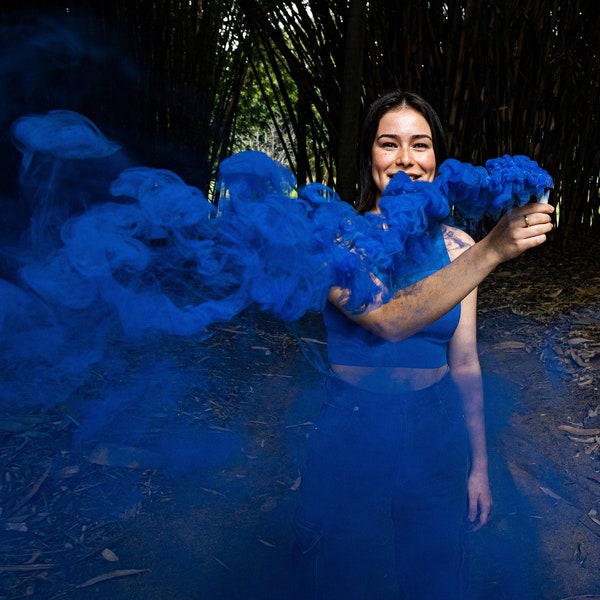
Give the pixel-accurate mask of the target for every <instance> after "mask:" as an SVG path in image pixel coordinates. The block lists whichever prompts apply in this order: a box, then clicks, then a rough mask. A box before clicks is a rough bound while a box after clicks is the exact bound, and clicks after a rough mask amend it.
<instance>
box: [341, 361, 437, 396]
mask: <svg viewBox="0 0 600 600" xmlns="http://www.w3.org/2000/svg"><path fill="white" fill-rule="evenodd" d="M331 370H332V371H333V372H334V373H335V375H336V376H337V377H338V378H339V379H341V380H342V381H344V382H346V383H348V384H350V385H352V386H354V387H356V388H359V389H362V390H365V391H369V392H373V393H376V394H400V393H406V392H416V391H419V390H423V389H426V388H428V387H431V386H432V385H435V384H436V383H438V382H439V381H441V380H442V379H443V378H444V377H445V375H446V374H447V373H448V371H449V367H448V365H447V364H445V365H442V366H440V367H434V368H425V369H423V368H414V367H359V366H351V365H338V364H332V365H331Z"/></svg>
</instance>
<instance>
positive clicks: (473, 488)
mask: <svg viewBox="0 0 600 600" xmlns="http://www.w3.org/2000/svg"><path fill="white" fill-rule="evenodd" d="M467 495H468V500H469V508H468V514H467V522H468V526H469V531H477V530H478V529H481V528H482V527H483V526H484V525H485V524H486V523H487V522H488V519H489V516H490V510H491V508H492V492H491V490H490V482H489V478H488V473H487V469H479V470H472V471H471V473H470V474H469V480H468V482H467Z"/></svg>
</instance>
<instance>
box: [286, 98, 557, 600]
mask: <svg viewBox="0 0 600 600" xmlns="http://www.w3.org/2000/svg"><path fill="white" fill-rule="evenodd" d="M446 157H447V150H446V144H445V139H444V134H443V130H442V127H441V124H440V121H439V118H438V117H437V115H436V113H435V111H434V110H433V109H432V107H431V106H430V105H429V104H428V103H427V102H425V101H424V100H423V99H422V98H420V97H418V96H416V95H414V94H410V93H405V92H401V91H398V92H392V93H390V94H387V95H386V96H383V97H381V98H380V99H378V100H377V101H376V102H375V103H374V104H373V105H372V106H371V108H370V109H369V111H368V113H367V116H366V120H365V125H364V128H363V136H362V142H361V163H360V167H361V194H360V199H359V204H358V210H359V212H363V213H364V212H372V213H379V212H380V206H379V201H380V199H381V197H382V194H383V192H384V190H385V188H386V186H387V185H388V184H389V182H390V180H391V178H392V177H393V176H394V175H395V174H396V173H397V172H398V171H403V172H405V173H406V174H407V175H408V176H409V177H410V178H411V179H412V180H415V181H418V180H420V181H432V180H433V179H434V178H435V176H436V169H437V167H438V166H439V165H440V164H441V162H442V161H443V160H445V158H446ZM407 197H408V198H409V197H410V196H409V195H408V196H405V197H404V199H397V200H395V201H398V202H400V201H407V200H406V198H407ZM388 201H389V200H388ZM551 212H552V207H549V206H547V205H542V204H530V205H528V206H527V207H522V208H517V209H514V210H513V211H511V212H510V213H509V214H507V215H505V216H504V217H503V218H502V219H501V221H500V222H499V223H498V225H497V226H496V227H495V228H494V230H493V231H492V232H491V233H490V235H488V236H487V237H486V238H485V239H484V240H482V241H481V242H479V243H478V244H474V242H473V240H472V239H471V238H470V237H469V236H468V235H467V234H466V233H464V232H462V231H460V230H458V229H456V228H453V227H449V226H447V225H443V224H440V226H439V229H436V230H435V231H431V232H430V238H431V246H430V248H431V252H430V255H429V256H427V257H426V259H427V260H426V263H427V265H426V267H423V269H415V273H414V276H413V281H416V283H414V284H413V285H410V286H408V287H406V288H404V289H403V290H401V291H399V292H397V293H396V294H394V296H393V298H392V299H391V300H390V301H388V302H385V303H384V302H374V303H373V304H372V305H370V306H369V307H367V309H366V310H365V311H363V312H360V313H356V312H353V311H349V310H346V309H345V306H344V305H345V302H346V299H347V290H344V289H341V288H333V289H332V290H331V291H330V294H329V303H328V305H327V307H326V308H325V310H324V315H323V316H324V322H325V326H326V329H327V334H328V354H329V360H330V363H331V373H330V375H329V377H328V378H327V381H326V390H327V399H326V401H325V402H324V404H323V407H322V411H321V414H320V415H319V418H318V420H317V423H316V425H315V427H314V431H313V432H311V435H310V439H309V455H308V459H307V464H306V468H305V470H304V471H303V473H302V487H301V503H300V507H299V510H298V512H297V515H296V518H295V521H294V525H295V530H296V534H297V543H298V547H299V549H300V550H301V551H302V553H304V554H306V555H307V556H309V557H310V558H311V560H312V575H311V587H312V590H311V592H310V593H311V594H313V593H314V595H315V596H316V597H319V598H330V599H331V598H344V599H346V598H373V597H378V598H379V597H385V589H386V587H387V588H390V587H392V588H393V586H390V584H386V583H385V582H386V580H385V577H386V571H385V568H383V565H384V563H382V557H384V556H385V547H386V546H387V545H389V544H388V541H389V540H390V538H391V536H390V535H388V532H389V531H392V532H393V545H394V547H395V571H396V578H397V586H398V589H397V592H395V594H399V595H400V597H402V598H407V599H409V600H427V599H441V598H444V599H446V600H449V599H454V598H461V597H462V588H463V581H462V568H461V567H462V552H461V546H462V544H461V538H462V532H463V531H464V528H463V527H462V523H463V519H464V517H465V512H466V526H467V528H468V529H470V530H476V529H479V528H480V527H482V526H483V525H484V524H485V523H486V522H487V520H488V517H489V513H490V509H491V506H492V496H491V492H490V486H489V481H488V469H487V451H486V441H485V424H484V414H483V386H482V380H481V369H480V365H479V359H478V356H477V342H476V296H477V291H476V286H477V285H478V284H479V283H480V282H481V281H482V280H483V279H484V278H485V277H486V276H487V275H488V274H489V273H490V272H491V271H492V270H493V269H494V268H495V267H496V266H497V265H498V264H500V263H501V262H503V261H504V260H508V259H509V258H513V257H515V256H517V255H518V254H520V253H521V252H523V251H524V250H526V249H528V248H531V247H534V246H536V245H539V244H540V243H543V241H544V240H545V236H546V234H547V233H548V232H549V231H550V230H551V229H552V224H551V222H550V216H549V215H550V213H551ZM524 217H526V218H524ZM419 271H421V272H419ZM374 277H376V274H374ZM465 507H466V509H465ZM303 593H306V592H303Z"/></svg>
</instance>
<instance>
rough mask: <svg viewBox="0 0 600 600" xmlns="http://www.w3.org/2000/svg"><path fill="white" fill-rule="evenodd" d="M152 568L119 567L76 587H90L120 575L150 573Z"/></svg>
mask: <svg viewBox="0 0 600 600" xmlns="http://www.w3.org/2000/svg"><path fill="white" fill-rule="evenodd" d="M149 571H150V569H117V570H116V571H109V572H108V573H103V574H102V575H98V577H92V578H91V579H88V580H87V581H84V582H83V583H80V584H79V585H76V586H75V587H76V588H77V589H81V588H85V587H90V585H96V584H97V583H102V582H103V581H109V580H110V579H116V578H118V577H129V576H130V575H139V574H140V573H148V572H149Z"/></svg>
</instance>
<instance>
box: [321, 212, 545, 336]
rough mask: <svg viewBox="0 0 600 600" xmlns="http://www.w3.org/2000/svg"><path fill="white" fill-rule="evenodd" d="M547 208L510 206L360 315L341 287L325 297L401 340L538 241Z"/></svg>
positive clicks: (360, 321) (366, 324) (381, 332)
mask: <svg viewBox="0 0 600 600" xmlns="http://www.w3.org/2000/svg"><path fill="white" fill-rule="evenodd" d="M553 212H554V207H552V206H551V205H549V204H540V203H531V204H526V205H523V206H520V207H518V208H514V209H513V210H511V211H510V212H508V213H506V214H505V215H504V216H503V217H502V218H501V219H500V221H499V222H498V223H497V224H496V226H495V227H494V228H493V229H492V231H490V233H489V234H488V235H487V236H486V237H485V238H483V239H482V240H481V241H479V242H478V243H476V244H474V245H473V246H472V247H471V248H469V249H468V250H466V251H465V252H463V253H462V254H461V255H460V256H459V257H458V258H456V260H453V261H452V262H451V263H450V264H448V265H446V266H445V267H444V268H443V269H440V270H439V271H437V272H435V273H433V274H432V275H429V276H428V277H426V278H425V279H423V280H421V281H418V282H416V283H414V284H412V285H410V286H408V287H406V288H404V289H401V290H398V291H397V292H396V293H395V294H394V296H393V297H392V298H391V299H390V300H389V301H388V302H386V303H385V304H382V303H377V302H374V303H373V304H371V306H369V307H368V308H367V309H366V310H365V311H364V312H362V313H360V314H356V313H353V312H348V311H345V310H344V297H345V296H344V290H343V289H341V288H333V289H332V290H331V292H330V294H329V300H330V302H332V303H333V304H335V305H336V306H337V307H338V308H339V309H340V310H342V311H343V312H344V313H345V314H346V315H347V316H348V317H350V318H351V319H352V320H354V321H356V322H357V323H358V324H359V325H361V326H362V327H364V328H365V329H368V330H369V331H371V332H372V333H374V334H376V335H378V336H380V337H383V338H385V339H387V340H390V341H401V340H403V339H405V338H407V337H410V336H411V335H413V334H415V333H416V332H417V331H420V330H421V329H423V328H424V327H427V326H428V325H430V324H431V323H433V322H434V321H436V320H437V319H439V318H440V317H441V316H442V315H444V314H446V313H447V312H448V311H449V310H451V309H452V308H453V307H454V306H456V305H457V304H458V303H459V302H460V301H461V300H462V299H463V298H465V297H466V296H467V295H468V294H469V293H470V292H471V291H473V290H474V289H475V288H476V287H477V286H478V285H479V284H480V283H481V282H482V281H483V280H484V279H485V278H486V277H487V276H488V275H489V274H490V273H491V272H492V271H493V270H494V269H495V268H496V267H497V266H498V265H500V264H501V263H503V262H505V261H507V260H510V259H512V258H516V257H517V256H519V255H520V254H522V253H523V252H525V251H526V250H529V249H531V248H535V247H536V246H539V245H541V244H543V243H544V242H545V241H546V235H547V234H548V233H550V231H552V228H553V225H552V221H551V218H550V215H551V214H552V213H553ZM525 216H527V220H528V222H529V226H527V225H526V221H525V218H524V217H525Z"/></svg>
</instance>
